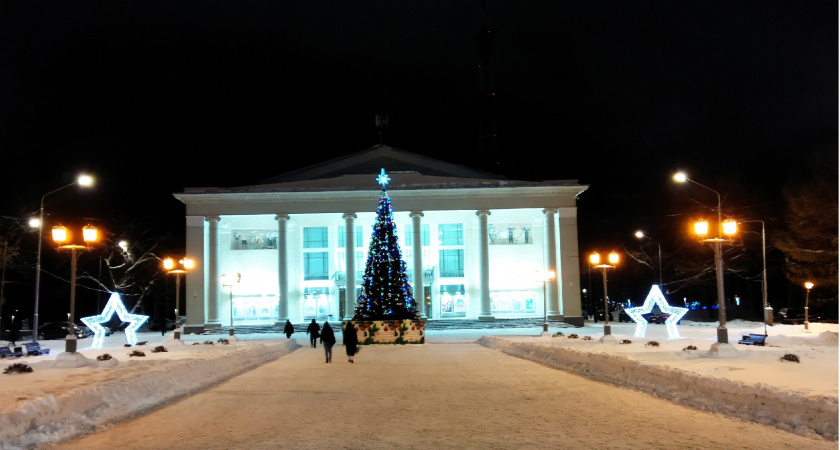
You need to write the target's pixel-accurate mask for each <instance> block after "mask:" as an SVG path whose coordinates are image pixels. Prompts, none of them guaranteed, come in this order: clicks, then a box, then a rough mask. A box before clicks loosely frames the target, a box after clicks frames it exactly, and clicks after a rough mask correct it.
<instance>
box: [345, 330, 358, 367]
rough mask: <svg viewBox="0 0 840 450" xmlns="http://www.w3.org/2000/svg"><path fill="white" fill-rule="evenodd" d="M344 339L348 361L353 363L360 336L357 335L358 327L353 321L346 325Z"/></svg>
mask: <svg viewBox="0 0 840 450" xmlns="http://www.w3.org/2000/svg"><path fill="white" fill-rule="evenodd" d="M342 339H343V341H344V351H346V352H347V358H348V359H347V360H348V361H350V362H351V363H352V362H353V355H355V354H356V347H358V346H359V336H357V335H356V326H355V325H354V324H353V321H348V322H347V325H345V327H344V334H343V335H342Z"/></svg>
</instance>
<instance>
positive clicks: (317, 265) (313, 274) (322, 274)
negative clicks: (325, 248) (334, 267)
mask: <svg viewBox="0 0 840 450" xmlns="http://www.w3.org/2000/svg"><path fill="white" fill-rule="evenodd" d="M329 270H330V267H329V261H328V259H327V252H308V253H304V254H303V272H304V275H303V279H304V280H328V279H329V278H330V272H329Z"/></svg>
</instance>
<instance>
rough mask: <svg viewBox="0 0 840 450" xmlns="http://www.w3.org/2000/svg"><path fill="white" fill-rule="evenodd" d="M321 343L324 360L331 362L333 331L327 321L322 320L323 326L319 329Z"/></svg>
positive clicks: (333, 342) (333, 343)
mask: <svg viewBox="0 0 840 450" xmlns="http://www.w3.org/2000/svg"><path fill="white" fill-rule="evenodd" d="M321 343H322V344H324V357H325V358H326V362H328V363H330V362H332V348H333V345H335V333H334V332H333V329H332V327H331V326H330V323H329V322H327V321H324V328H323V329H322V330H321Z"/></svg>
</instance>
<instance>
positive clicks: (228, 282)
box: [222, 273, 242, 336]
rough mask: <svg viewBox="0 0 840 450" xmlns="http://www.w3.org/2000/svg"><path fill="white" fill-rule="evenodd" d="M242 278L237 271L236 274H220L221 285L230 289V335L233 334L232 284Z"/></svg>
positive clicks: (237, 282) (235, 283)
mask: <svg viewBox="0 0 840 450" xmlns="http://www.w3.org/2000/svg"><path fill="white" fill-rule="evenodd" d="M241 279H242V275H240V274H239V273H237V274H236V275H225V274H222V286H227V287H228V288H229V289H230V335H231V336H233V286H234V285H237V284H239V280H241Z"/></svg>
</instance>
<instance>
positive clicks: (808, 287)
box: [805, 281, 814, 330]
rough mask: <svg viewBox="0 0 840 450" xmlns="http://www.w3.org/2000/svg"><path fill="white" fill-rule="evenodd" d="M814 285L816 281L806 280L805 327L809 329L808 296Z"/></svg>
mask: <svg viewBox="0 0 840 450" xmlns="http://www.w3.org/2000/svg"><path fill="white" fill-rule="evenodd" d="M813 287H814V283H811V282H810V281H806V282H805V329H806V330H807V329H808V297H809V296H810V295H811V289H812V288H813Z"/></svg>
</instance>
